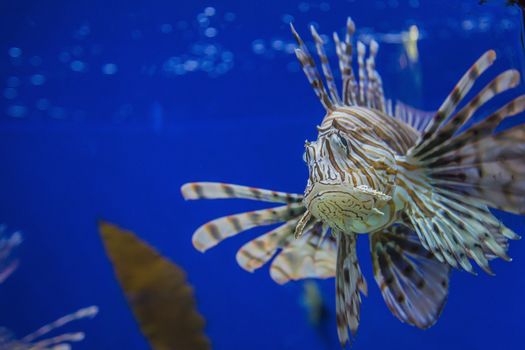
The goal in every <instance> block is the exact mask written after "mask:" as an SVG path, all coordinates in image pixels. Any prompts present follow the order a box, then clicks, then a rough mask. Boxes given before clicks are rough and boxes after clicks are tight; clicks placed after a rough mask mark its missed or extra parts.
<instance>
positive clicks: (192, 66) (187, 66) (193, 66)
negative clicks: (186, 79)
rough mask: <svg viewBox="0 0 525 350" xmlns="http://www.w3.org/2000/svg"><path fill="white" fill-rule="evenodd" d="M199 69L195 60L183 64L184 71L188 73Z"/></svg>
mask: <svg viewBox="0 0 525 350" xmlns="http://www.w3.org/2000/svg"><path fill="white" fill-rule="evenodd" d="M198 67H199V62H198V61H196V60H187V61H186V62H184V69H185V70H186V71H188V72H192V71H194V70H196V69H197V68H198Z"/></svg>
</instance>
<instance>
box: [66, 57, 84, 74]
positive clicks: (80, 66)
mask: <svg viewBox="0 0 525 350" xmlns="http://www.w3.org/2000/svg"><path fill="white" fill-rule="evenodd" d="M69 66H70V68H71V70H72V71H75V72H83V71H84V70H85V69H86V64H85V63H84V62H82V61H79V60H75V61H73V62H71V64H70V65H69Z"/></svg>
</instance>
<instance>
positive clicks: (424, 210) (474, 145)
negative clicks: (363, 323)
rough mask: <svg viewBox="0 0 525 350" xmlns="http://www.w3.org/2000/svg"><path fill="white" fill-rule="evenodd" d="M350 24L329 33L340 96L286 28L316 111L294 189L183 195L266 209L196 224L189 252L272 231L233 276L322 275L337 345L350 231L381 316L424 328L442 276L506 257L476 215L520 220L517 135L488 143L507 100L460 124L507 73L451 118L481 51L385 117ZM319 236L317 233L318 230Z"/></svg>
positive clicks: (350, 302)
mask: <svg viewBox="0 0 525 350" xmlns="http://www.w3.org/2000/svg"><path fill="white" fill-rule="evenodd" d="M354 31H355V26H354V23H353V22H352V20H351V19H348V22H347V32H346V36H345V38H344V41H343V40H340V39H339V37H338V35H337V34H334V42H335V47H336V52H337V56H338V59H339V68H340V71H341V75H342V94H341V95H340V94H339V92H338V88H337V86H336V84H335V81H334V76H333V73H332V70H331V68H330V65H329V62H328V58H327V56H326V53H325V48H324V42H323V40H322V38H321V37H320V36H319V35H318V34H317V32H316V30H315V29H314V28H313V27H312V35H313V38H314V41H315V46H316V50H317V52H318V54H319V56H320V60H321V68H322V71H323V74H324V77H325V82H323V79H322V77H321V74H320V72H319V70H318V69H317V67H316V65H315V62H314V59H313V57H312V55H311V54H310V53H309V51H308V48H307V46H306V45H305V43H304V42H303V41H302V39H301V38H300V37H299V35H298V34H297V32H296V31H295V29H294V28H293V27H292V32H293V34H294V36H295V38H296V39H297V42H298V46H299V47H298V48H297V49H296V55H297V57H298V59H299V61H300V62H301V64H302V66H303V70H304V72H305V74H306V76H307V78H308V80H309V82H310V84H311V85H312V87H313V89H314V91H315V93H316V95H317V97H318V98H319V100H320V101H321V103H322V104H323V106H324V108H325V110H326V115H325V117H324V119H323V121H322V123H321V125H320V126H318V131H319V134H318V138H317V140H315V141H314V142H306V145H305V154H304V160H305V162H306V164H307V166H308V173H309V176H308V181H307V185H306V190H305V193H304V195H300V194H290V193H285V192H276V191H271V190H263V189H256V188H252V187H245V186H239V185H228V184H222V183H206V182H200V183H189V184H186V185H184V186H183V187H182V193H183V195H184V197H185V198H186V199H201V198H207V199H218V198H244V199H252V200H259V201H265V202H276V203H281V205H280V206H277V207H273V208H269V209H262V210H258V211H253V212H248V213H241V214H236V215H230V216H226V217H223V218H219V219H216V220H213V221H211V222H209V223H207V224H205V225H203V226H201V227H200V228H199V229H197V231H196V232H195V234H194V236H193V244H194V246H195V247H196V248H197V249H199V250H200V251H205V250H207V249H209V248H211V247H213V246H215V245H216V244H218V243H219V242H220V241H222V240H223V239H225V238H227V237H230V236H233V235H236V234H238V233H240V232H242V231H245V230H248V229H250V228H253V227H256V226H264V225H272V224H278V226H277V227H276V228H274V229H272V230H271V231H269V232H267V233H266V234H264V235H262V236H260V237H257V238H256V239H254V240H252V241H250V242H248V243H247V244H245V245H244V246H243V247H242V248H241V249H240V250H239V252H238V253H237V261H238V263H239V264H240V265H241V267H243V268H244V269H246V270H247V271H251V272H252V271H254V270H255V269H257V268H259V267H261V266H262V265H264V264H265V263H266V262H268V261H270V260H271V259H272V258H273V260H272V262H271V267H270V274H271V276H272V278H273V279H274V280H275V281H276V282H278V283H281V284H282V283H286V282H288V281H290V280H299V279H304V278H310V277H316V278H329V277H334V276H335V278H336V313H337V325H338V329H337V330H338V336H339V339H340V341H341V344H342V345H343V346H344V345H345V344H346V343H347V342H349V341H350V336H349V334H348V329H350V331H351V334H352V335H355V332H356V331H357V328H358V325H359V315H360V305H361V294H365V295H366V293H367V284H366V281H365V279H364V277H363V275H362V274H361V270H360V267H359V264H358V259H357V255H356V240H357V236H358V234H360V233H368V234H370V251H371V255H372V262H373V268H374V277H375V280H376V282H377V284H378V285H379V287H380V289H381V293H382V295H383V298H384V300H385V302H386V304H387V306H388V307H389V309H390V310H391V311H392V313H393V314H394V315H395V316H396V317H397V318H399V319H400V320H401V321H403V322H406V323H409V324H411V325H414V326H417V327H419V328H428V327H430V326H432V325H433V324H434V323H435V322H436V321H437V318H438V317H439V315H440V313H441V310H442V308H443V306H444V304H445V301H446V298H447V294H448V274H449V269H450V267H455V268H462V269H464V270H466V271H469V272H472V273H474V272H473V267H472V264H471V262H472V261H474V262H475V263H476V264H478V265H479V266H480V267H481V268H482V269H483V270H485V271H486V272H488V273H492V272H491V270H490V267H489V264H488V261H489V260H491V259H494V258H496V257H500V258H503V259H505V260H510V258H509V257H508V256H507V250H508V241H509V240H512V239H518V238H519V236H518V235H516V234H515V233H514V232H512V231H511V230H510V229H508V228H506V227H505V226H504V225H503V224H502V223H501V222H500V221H499V220H498V219H497V218H496V217H494V216H493V214H492V213H491V212H490V210H489V208H497V209H500V210H504V211H507V212H511V213H515V214H524V213H525V161H524V159H525V127H524V126H523V125H518V126H515V127H513V128H511V129H508V130H506V131H503V132H499V133H495V128H496V127H497V126H498V125H499V123H500V122H501V121H502V120H503V119H504V118H506V117H509V116H513V115H515V114H518V113H520V112H522V111H523V110H524V109H525V95H522V96H519V97H517V98H515V99H514V100H512V101H511V102H509V103H507V104H506V105H504V106H503V107H502V108H500V109H499V110H497V111H495V112H493V113H492V114H490V115H489V116H488V117H486V118H485V119H483V120H482V121H480V122H478V123H477V124H474V125H473V126H471V127H470V128H468V129H466V130H463V129H462V127H463V126H464V125H465V123H467V122H468V121H469V119H470V118H471V117H472V116H473V115H474V113H475V112H476V111H477V110H478V109H479V108H480V107H481V106H482V105H483V104H484V103H486V102H487V101H488V100H490V99H491V98H492V97H494V96H495V95H496V94H499V93H501V92H503V91H505V90H508V89H510V88H512V87H514V86H516V85H517V84H518V82H519V80H520V77H519V74H518V72H517V71H515V70H508V71H505V72H503V73H501V74H500V75H498V76H497V77H496V78H494V79H493V80H492V81H491V82H490V83H488V84H487V85H486V86H485V87H484V88H483V89H482V90H481V91H480V92H479V93H478V94H477V95H476V96H475V97H473V98H472V99H471V100H470V101H469V102H468V103H465V104H464V106H462V107H461V108H458V106H459V105H460V103H461V102H462V100H463V98H464V97H465V95H466V94H467V93H468V92H469V91H470V90H471V88H472V86H473V85H474V82H475V81H476V79H477V78H478V77H479V76H480V75H481V74H482V73H483V72H484V71H485V70H486V69H487V68H488V67H490V65H491V64H492V63H493V62H494V60H495V57H496V55H495V52H494V51H487V52H486V53H485V54H483V55H482V56H481V57H480V58H479V59H478V60H477V61H476V62H475V63H474V65H473V66H472V67H471V68H470V69H469V70H468V71H467V72H466V73H465V74H464V75H463V77H462V78H461V79H460V80H459V82H458V84H457V85H456V86H455V87H454V89H453V90H452V92H451V93H450V94H449V96H448V97H447V98H446V99H445V101H444V102H443V104H442V105H441V107H440V108H439V109H438V110H437V112H423V111H419V110H416V109H414V108H412V107H409V106H407V105H405V104H403V103H401V102H397V103H396V104H395V108H393V107H392V102H391V101H390V100H386V99H385V97H384V94H383V88H382V80H381V77H380V75H379V73H378V72H377V71H376V68H375V57H376V54H377V50H378V44H377V43H376V42H374V41H371V43H370V45H369V46H368V55H367V54H366V51H367V47H366V46H365V45H364V44H363V43H361V42H358V43H357V65H356V66H357V69H356V71H354V64H353V62H352V59H353V51H354V46H353V45H352V36H353V34H354ZM329 233H331V234H329Z"/></svg>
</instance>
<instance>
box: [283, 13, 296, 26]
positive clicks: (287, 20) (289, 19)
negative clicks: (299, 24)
mask: <svg viewBox="0 0 525 350" xmlns="http://www.w3.org/2000/svg"><path fill="white" fill-rule="evenodd" d="M281 21H283V23H284V24H290V23H292V22H293V21H294V17H293V16H292V15H289V14H285V15H283V16H282V17H281Z"/></svg>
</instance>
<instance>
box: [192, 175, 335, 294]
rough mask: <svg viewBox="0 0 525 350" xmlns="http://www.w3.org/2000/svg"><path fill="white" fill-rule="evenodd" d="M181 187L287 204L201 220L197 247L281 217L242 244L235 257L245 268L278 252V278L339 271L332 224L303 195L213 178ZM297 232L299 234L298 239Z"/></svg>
mask: <svg viewBox="0 0 525 350" xmlns="http://www.w3.org/2000/svg"><path fill="white" fill-rule="evenodd" d="M182 193H183V196H184V198H186V199H219V198H243V199H253V200H260V201H266V202H280V203H285V204H286V205H284V206H278V207H274V208H270V209H262V210H257V211H252V212H247V213H240V214H236V215H229V216H225V217H222V218H219V219H215V220H212V221H210V222H208V223H207V224H204V225H202V226H201V227H200V228H198V229H197V231H196V232H195V233H194V235H193V244H194V246H195V248H197V249H198V250H200V251H205V250H207V249H209V248H211V247H213V246H215V245H217V244H219V243H220V242H221V241H222V240H223V239H225V238H228V237H231V236H234V235H236V234H238V233H240V232H243V231H245V230H248V229H251V228H254V227H258V226H266V225H272V224H279V223H280V226H278V227H277V228H274V229H272V230H271V231H269V232H267V233H265V234H263V235H261V236H259V237H257V238H255V239H253V240H251V241H249V242H248V243H246V244H245V245H244V246H242V247H241V249H239V251H238V252H237V255H236V259H237V262H238V264H239V265H240V266H241V267H242V268H243V269H245V270H246V271H249V272H253V271H255V270H256V269H258V268H260V267H261V266H263V265H264V264H266V263H267V262H268V261H270V260H271V259H272V258H273V257H274V256H275V258H274V260H273V261H272V264H271V267H270V274H271V277H272V278H273V279H274V280H275V281H276V282H277V283H279V284H284V283H286V282H288V281H291V280H299V279H304V278H329V277H333V276H335V257H336V243H335V238H334V237H332V236H330V235H328V234H327V233H328V229H327V227H325V226H323V224H322V223H321V222H320V221H317V220H315V219H314V218H313V217H311V216H309V215H306V213H307V212H306V208H305V207H304V206H303V204H302V195H299V194H292V193H286V192H276V191H271V190H264V189H260V188H254V187H246V186H239V185H231V184H224V183H214V182H194V183H189V184H185V185H184V186H182ZM301 218H303V219H301ZM299 225H300V226H301V227H300V228H299V229H298V228H297V227H298V226H299ZM296 232H300V235H299V237H298V238H297V239H294V234H295V233H296Z"/></svg>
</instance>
